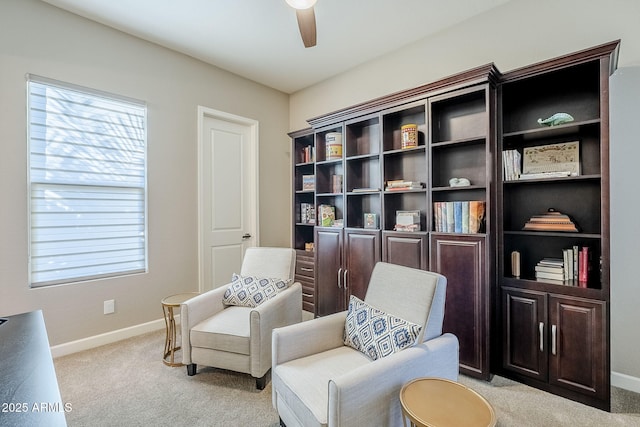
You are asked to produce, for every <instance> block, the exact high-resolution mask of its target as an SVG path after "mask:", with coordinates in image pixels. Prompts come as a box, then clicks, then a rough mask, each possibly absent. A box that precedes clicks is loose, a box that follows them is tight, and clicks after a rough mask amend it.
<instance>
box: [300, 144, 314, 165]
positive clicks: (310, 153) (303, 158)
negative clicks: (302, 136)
mask: <svg viewBox="0 0 640 427" xmlns="http://www.w3.org/2000/svg"><path fill="white" fill-rule="evenodd" d="M314 160H315V147H313V146H312V145H307V146H306V147H304V148H303V149H302V150H300V163H311V162H313V161H314Z"/></svg>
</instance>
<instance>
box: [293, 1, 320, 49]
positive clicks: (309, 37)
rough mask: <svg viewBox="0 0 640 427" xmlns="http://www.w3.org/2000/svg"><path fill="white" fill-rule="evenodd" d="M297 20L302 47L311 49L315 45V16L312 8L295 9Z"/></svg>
mask: <svg viewBox="0 0 640 427" xmlns="http://www.w3.org/2000/svg"><path fill="white" fill-rule="evenodd" d="M296 16H297V18H298V28H300V35H301V36H302V43H304V47H313V46H315V45H316V14H315V12H314V11H313V7H310V8H308V9H296Z"/></svg>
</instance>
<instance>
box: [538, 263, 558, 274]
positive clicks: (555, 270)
mask: <svg viewBox="0 0 640 427" xmlns="http://www.w3.org/2000/svg"><path fill="white" fill-rule="evenodd" d="M534 269H535V271H539V272H542V273H554V274H557V273H560V272H562V271H564V269H563V268H562V267H552V266H548V265H536V266H535V267H534Z"/></svg>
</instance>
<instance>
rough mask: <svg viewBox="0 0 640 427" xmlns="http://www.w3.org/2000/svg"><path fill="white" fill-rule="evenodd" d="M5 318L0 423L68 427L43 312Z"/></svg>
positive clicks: (0, 338)
mask: <svg viewBox="0 0 640 427" xmlns="http://www.w3.org/2000/svg"><path fill="white" fill-rule="evenodd" d="M1 319H2V320H5V321H4V322H3V323H2V324H1V325H0V344H1V345H0V384H2V386H1V387H0V405H1V406H0V426H3V427H4V426H7V427H8V426H11V427H18V426H30V427H32V426H47V427H58V426H66V425H67V421H66V419H65V415H64V414H65V410H66V411H69V410H71V406H70V404H69V403H68V404H66V405H65V404H64V403H63V402H62V399H61V397H60V391H59V389H58V380H57V378H56V372H55V370H54V367H53V360H52V358H51V350H50V349H49V339H48V338H47V330H46V328H45V325H44V318H43V316H42V311H40V310H38V311H32V312H29V313H24V314H18V315H15V316H7V317H2V318H1ZM0 322H1V321H0Z"/></svg>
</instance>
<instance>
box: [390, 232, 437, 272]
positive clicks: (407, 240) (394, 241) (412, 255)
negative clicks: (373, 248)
mask: <svg viewBox="0 0 640 427" xmlns="http://www.w3.org/2000/svg"><path fill="white" fill-rule="evenodd" d="M427 259H428V258H427V236H426V234H424V233H406V232H404V233H403V232H393V231H385V232H384V233H383V242H382V260H383V261H384V262H388V263H390V264H398V265H404V266H405V267H412V268H418V269H421V270H426V269H427Z"/></svg>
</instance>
